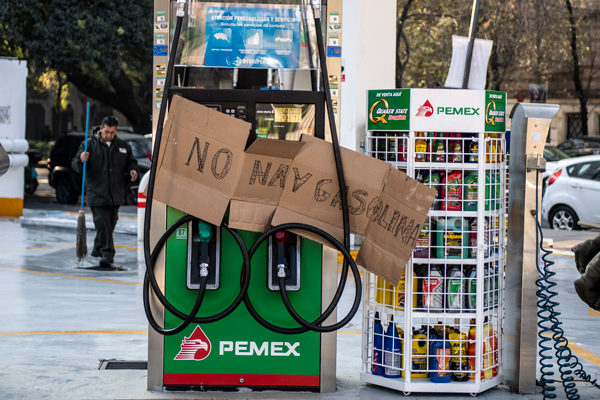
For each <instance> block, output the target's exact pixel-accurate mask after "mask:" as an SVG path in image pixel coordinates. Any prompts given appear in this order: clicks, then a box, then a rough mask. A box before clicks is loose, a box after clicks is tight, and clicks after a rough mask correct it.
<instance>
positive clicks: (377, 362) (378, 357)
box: [371, 312, 384, 375]
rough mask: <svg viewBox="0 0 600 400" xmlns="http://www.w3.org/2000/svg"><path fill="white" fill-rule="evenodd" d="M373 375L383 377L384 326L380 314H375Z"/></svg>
mask: <svg viewBox="0 0 600 400" xmlns="http://www.w3.org/2000/svg"><path fill="white" fill-rule="evenodd" d="M371 372H373V375H383V373H384V368H383V326H382V325H381V320H380V319H379V313H378V312H376V313H375V320H374V321H373V363H372V364H371Z"/></svg>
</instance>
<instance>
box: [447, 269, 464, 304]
mask: <svg viewBox="0 0 600 400" xmlns="http://www.w3.org/2000/svg"><path fill="white" fill-rule="evenodd" d="M447 286H448V288H447V300H446V308H447V310H448V311H449V312H461V311H462V310H463V309H464V308H465V279H464V275H463V273H462V271H461V268H460V266H453V267H451V268H450V272H449V273H448V285H447Z"/></svg>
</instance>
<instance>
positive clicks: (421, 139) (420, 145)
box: [415, 132, 427, 162]
mask: <svg viewBox="0 0 600 400" xmlns="http://www.w3.org/2000/svg"><path fill="white" fill-rule="evenodd" d="M415 161H417V162H425V161H427V140H425V132H415Z"/></svg>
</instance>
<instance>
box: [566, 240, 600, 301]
mask: <svg viewBox="0 0 600 400" xmlns="http://www.w3.org/2000/svg"><path fill="white" fill-rule="evenodd" d="M572 250H573V252H574V253H575V265H576V266H577V269H578V270H579V272H580V273H581V277H580V278H579V279H577V280H575V282H574V284H575V290H576V291H577V294H578V295H579V297H580V298H581V300H583V301H584V302H585V303H586V304H587V305H588V306H590V307H591V308H593V309H594V310H597V311H600V235H598V236H597V237H596V238H594V239H590V240H586V241H585V242H583V243H580V244H578V245H577V246H575V247H573V249H572Z"/></svg>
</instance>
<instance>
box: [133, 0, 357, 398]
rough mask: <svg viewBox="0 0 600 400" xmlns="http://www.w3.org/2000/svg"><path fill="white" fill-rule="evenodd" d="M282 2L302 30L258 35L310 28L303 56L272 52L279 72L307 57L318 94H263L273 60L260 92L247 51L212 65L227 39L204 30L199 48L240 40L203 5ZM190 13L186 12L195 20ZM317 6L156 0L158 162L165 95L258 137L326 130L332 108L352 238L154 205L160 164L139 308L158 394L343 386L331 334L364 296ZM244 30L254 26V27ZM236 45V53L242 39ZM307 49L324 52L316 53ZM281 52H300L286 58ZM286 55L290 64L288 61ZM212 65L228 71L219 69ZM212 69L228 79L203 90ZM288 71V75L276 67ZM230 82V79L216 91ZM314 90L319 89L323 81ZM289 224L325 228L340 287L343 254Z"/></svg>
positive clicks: (291, 36) (252, 9) (255, 12)
mask: <svg viewBox="0 0 600 400" xmlns="http://www.w3.org/2000/svg"><path fill="white" fill-rule="evenodd" d="M263 3H269V1H264V2H263ZM313 3H315V2H313ZM316 3H319V2H316ZM278 7H282V8H283V14H282V15H283V16H284V17H285V16H286V15H292V14H293V15H302V18H301V22H298V25H297V26H295V27H291V28H290V31H293V32H292V33H290V32H284V31H285V29H280V30H279V31H277V32H274V31H272V30H271V31H268V30H265V31H264V32H262V33H261V32H258V30H257V31H252V32H250V33H251V35H250V36H252V37H254V35H263V34H264V35H275V36H276V37H278V38H279V39H281V40H279V41H278V42H280V43H284V44H279V45H278V46H281V48H284V47H285V48H288V47H289V46H293V45H296V44H297V45H298V46H299V43H293V42H296V41H300V40H301V37H305V38H309V39H303V41H302V48H301V49H300V52H299V53H295V54H296V55H298V57H299V58H300V63H296V61H297V60H294V56H293V54H292V53H289V52H288V53H286V51H279V52H276V53H273V54H276V55H281V54H283V55H284V57H283V58H282V59H279V60H278V61H277V60H276V61H277V62H280V65H279V66H280V67H281V68H282V69H299V68H301V67H302V62H306V63H307V64H308V67H307V68H308V70H309V73H308V75H307V76H309V77H310V78H312V79H308V81H309V82H312V89H313V90H305V91H293V90H268V89H269V87H270V86H272V82H273V79H272V77H273V72H274V71H273V70H272V69H269V68H266V69H267V71H265V72H264V73H265V74H266V76H267V78H266V86H267V88H263V89H267V90H259V89H258V88H255V87H252V86H254V85H252V82H253V79H258V80H261V79H262V77H259V78H256V77H257V75H256V73H255V72H253V71H252V70H241V69H237V67H238V66H240V65H246V64H245V63H246V61H245V60H246V58H245V57H244V56H243V55H240V54H245V53H240V54H238V55H237V56H236V57H233V58H227V57H225V58H221V60H220V61H211V62H213V64H210V63H209V61H208V58H207V56H206V54H208V50H207V49H208V48H209V47H210V46H217V47H218V46H219V43H217V44H216V45H215V44H214V43H213V44H209V43H208V40H207V41H205V42H204V43H203V44H202V43H201V44H200V45H199V46H197V47H194V46H195V45H196V44H197V42H196V41H197V40H200V39H199V37H202V35H204V37H208V36H210V35H212V37H213V38H217V39H219V40H225V39H231V41H232V42H233V40H232V37H233V36H235V35H236V28H233V29H229V28H227V27H226V26H225V25H222V27H223V28H224V29H223V31H220V32H217V31H216V30H211V29H213V28H214V27H211V26H209V24H207V23H206V19H204V20H202V17H204V18H206V13H207V12H208V11H210V12H211V13H214V15H217V14H218V15H220V16H221V17H220V18H221V19H225V17H231V16H232V15H236V13H238V14H237V15H239V16H240V20H245V19H248V18H251V17H252V16H258V17H260V16H261V13H272V12H277V11H274V10H276V9H277V8H278ZM188 11H189V12H190V16H189V18H187V17H186V12H188ZM322 13H323V10H322V9H321V8H320V4H309V3H308V1H304V0H303V1H299V2H298V4H297V5H295V6H290V5H281V4H279V5H277V6H276V5H275V4H270V5H269V4H267V5H265V4H255V3H243V4H241V3H238V4H236V3H221V2H205V1H192V2H187V1H186V0H177V2H174V1H169V0H155V15H154V24H155V32H154V67H155V71H154V77H155V94H156V98H155V100H156V103H155V104H156V107H155V110H154V118H153V121H154V124H155V129H156V133H155V143H154V153H153V155H154V157H153V160H157V159H159V158H160V155H159V154H158V152H159V150H160V141H161V137H162V127H163V123H164V119H165V115H166V113H167V108H168V104H167V103H168V100H170V99H171V98H172V96H173V95H179V96H182V97H184V98H187V99H188V100H192V101H194V102H197V103H200V104H203V105H205V106H207V107H210V108H213V109H215V110H218V111H222V112H224V113H226V114H229V115H231V116H233V117H236V118H240V119H243V120H246V121H248V122H251V123H252V131H251V136H250V138H249V143H248V144H250V143H251V142H252V141H253V140H254V138H255V137H257V136H258V137H261V136H263V137H267V138H274V139H288V140H296V139H297V136H299V133H303V134H312V135H315V136H317V137H321V138H324V137H325V135H326V124H325V116H326V115H327V116H328V122H329V124H328V127H329V129H330V130H331V133H332V135H331V140H332V145H333V152H334V156H335V159H336V169H337V173H338V181H339V183H340V188H339V189H340V193H341V194H342V195H341V199H342V210H343V211H342V214H343V220H344V243H343V244H342V243H340V242H339V241H338V240H336V239H335V238H334V237H332V236H331V235H329V234H327V233H326V232H324V231H322V230H320V229H318V228H315V227H312V226H309V225H304V224H300V223H297V224H285V225H281V226H276V227H274V228H271V229H269V230H268V231H267V232H264V233H256V232H249V231H240V230H234V229H231V228H229V227H228V226H227V224H225V223H223V224H222V225H221V226H213V225H210V224H208V223H206V222H204V221H202V220H199V219H198V218H196V217H194V216H192V215H186V214H185V213H183V212H181V211H179V210H177V209H174V208H172V207H169V206H167V205H164V204H161V203H156V202H155V204H154V205H153V204H152V203H153V202H152V194H153V191H154V179H155V177H156V169H157V166H156V164H155V163H153V166H152V169H151V175H150V180H149V183H148V200H147V204H146V214H145V221H147V222H146V224H145V227H144V253H145V259H146V265H147V273H146V279H145V282H144V306H145V310H146V314H147V316H148V319H149V322H150V326H151V328H152V329H150V330H149V345H148V346H149V347H148V350H149V351H148V389H149V390H207V389H232V388H236V387H248V388H252V389H273V388H274V389H283V390H311V391H321V392H326V391H334V390H335V355H336V354H335V353H336V335H335V331H336V330H337V329H339V328H341V327H342V326H344V325H345V324H346V323H347V322H348V321H350V319H351V318H352V317H353V316H354V314H355V313H356V311H357V309H358V307H359V304H360V295H361V281H360V276H359V274H358V270H357V268H356V264H355V263H354V261H353V260H352V258H351V257H350V254H349V251H348V248H349V222H348V212H347V209H348V207H347V204H346V203H347V199H346V198H347V196H346V194H345V188H346V186H345V183H344V177H343V170H342V168H341V158H340V154H339V145H338V143H337V132H336V128H335V123H334V120H333V119H334V115H335V113H334V110H333V108H332V104H331V97H330V92H329V87H328V79H326V77H327V70H326V65H324V64H323V60H324V59H325V56H324V48H323V37H322V33H321V22H320V21H321V19H320V18H321V14H322ZM231 18H234V17H231ZM311 18H312V19H311ZM284 19H285V18H284ZM292 19H293V18H292ZM315 26H316V27H317V28H316V29H314V27H315ZM311 27H312V28H311ZM173 28H174V29H173ZM228 29H229V30H228ZM295 29H296V30H295ZM311 29H312V30H313V31H315V32H311ZM238 33H239V32H238ZM243 33H244V34H248V32H247V31H245V32H243ZM228 35H229V36H228ZM313 35H315V36H316V45H314V43H312V42H311V40H310V38H311V37H312V36H313ZM180 36H181V37H182V38H184V39H183V40H185V41H186V43H184V45H183V46H181V48H180V46H179V43H180V41H179V39H180ZM250 36H249V37H248V38H246V39H248V40H250V41H249V42H248V41H246V42H244V43H245V44H246V45H248V46H249V45H252V46H258V44H257V43H258V42H255V41H253V39H252V37H250ZM257 37H258V36H257ZM265 37H266V36H265ZM290 41H292V42H290ZM200 42H201V40H200ZM311 43H312V44H311ZM203 46H204V47H203ZM286 46H287V47H286ZM230 47H233V48H234V51H236V49H235V45H230ZM299 47H300V46H299ZM190 49H192V50H190ZM194 49H195V50H198V49H204V54H205V57H204V64H205V65H196V63H197V62H199V61H197V60H195V59H191V58H190V54H192V55H193V51H195V50H194ZM277 49H279V50H281V49H280V48H277ZM311 49H313V51H314V50H318V54H319V57H318V58H317V57H316V53H315V54H313V53H312V52H311ZM220 50H223V49H217V51H215V55H223V54H221V53H223V52H222V51H220ZM238 50H239V49H238ZM228 51H229V50H228ZM268 54H270V53H268V51H267V56H268ZM286 54H288V55H289V54H292V55H291V56H290V57H289V58H288V59H286V58H285V55H286ZM186 56H187V57H188V62H187V63H179V64H177V63H176V60H177V59H180V60H181V59H183V58H185V57H186ZM267 56H265V58H267ZM201 58H202V57H201ZM275 58H277V57H275ZM317 59H318V60H320V61H321V64H320V69H317V68H315V66H316V65H317V63H316V60H317ZM189 60H191V61H189ZM247 62H248V63H250V64H251V63H253V62H256V63H258V66H259V67H261V66H262V67H263V70H264V69H265V68H264V65H262V64H261V63H262V62H264V60H262V61H261V60H258V61H256V59H250V60H249V61H247ZM287 62H290V63H291V64H289V65H287V64H286V63H287ZM209 64H210V65H209ZM223 67H224V68H223ZM227 67H230V68H227ZM221 68H223V69H221ZM259 69H260V68H259ZM216 70H219V71H220V73H219V72H217V73H215V71H216ZM211 72H212V73H213V75H212V76H213V77H217V78H215V79H220V78H222V77H223V76H225V77H226V78H225V79H221V80H220V82H218V83H215V86H216V87H217V88H214V89H211V88H204V87H203V88H198V86H200V85H201V84H200V83H199V82H200V80H198V79H197V77H199V76H200V77H204V78H206V76H207V74H208V73H211ZM319 72H320V76H319V75H318V73H319ZM244 74H247V75H251V78H250V79H247V80H246V81H245V83H244V82H242V81H244V79H245V78H244ZM253 74H254V75H253ZM283 75H285V73H281V74H280V76H283ZM319 78H320V79H319ZM205 82H206V79H205ZM228 82H229V83H228ZM202 85H203V86H205V85H206V83H203V84H202ZM223 86H225V87H229V88H228V89H220V88H219V87H223ZM261 86H265V84H264V83H263V84H262V85H261ZM319 86H322V87H323V90H321V91H320V90H318V88H319ZM235 87H237V88H238V89H236V88H235ZM240 87H244V89H240ZM249 87H250V88H249ZM326 111H327V113H326ZM278 112H282V113H283V114H285V115H288V116H289V115H293V116H294V118H295V119H297V120H296V121H295V122H297V124H296V126H300V128H298V129H299V130H300V131H298V130H296V131H293V132H291V131H290V130H286V129H287V128H286V124H285V122H286V121H285V120H281V121H279V122H281V124H280V127H279V128H277V129H275V128H273V126H272V125H269V124H265V123H264V118H262V117H261V116H262V115H264V114H268V115H270V116H271V117H273V116H274V115H275V116H276V115H277V113H278ZM276 119H277V118H275V120H276ZM271 120H273V118H271ZM275 122H277V120H276V121H275ZM223 134H226V132H224V133H223ZM291 230H294V232H298V231H308V232H310V233H311V234H313V235H319V236H321V238H322V239H323V240H324V241H326V242H329V243H330V244H331V245H332V246H333V247H334V248H336V249H337V250H338V251H340V252H341V253H342V254H343V255H344V257H345V262H344V265H343V268H342V277H341V279H340V284H339V285H338V286H337V288H336V284H337V281H338V280H337V254H336V252H335V251H334V250H332V249H330V248H328V247H325V246H323V245H321V244H319V243H317V242H314V241H311V240H308V239H306V238H303V237H301V236H297V235H295V234H293V233H292V232H291ZM163 250H164V251H163ZM349 270H352V273H353V275H354V281H355V285H356V294H355V301H354V303H353V306H352V307H351V310H350V312H349V313H348V314H347V315H346V316H345V317H344V318H342V319H341V320H340V321H339V322H335V315H336V313H335V311H336V306H337V302H338V301H339V299H340V298H341V295H342V292H343V290H344V285H345V282H346V280H347V279H346V277H347V273H348V271H349ZM242 303H244V304H242Z"/></svg>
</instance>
